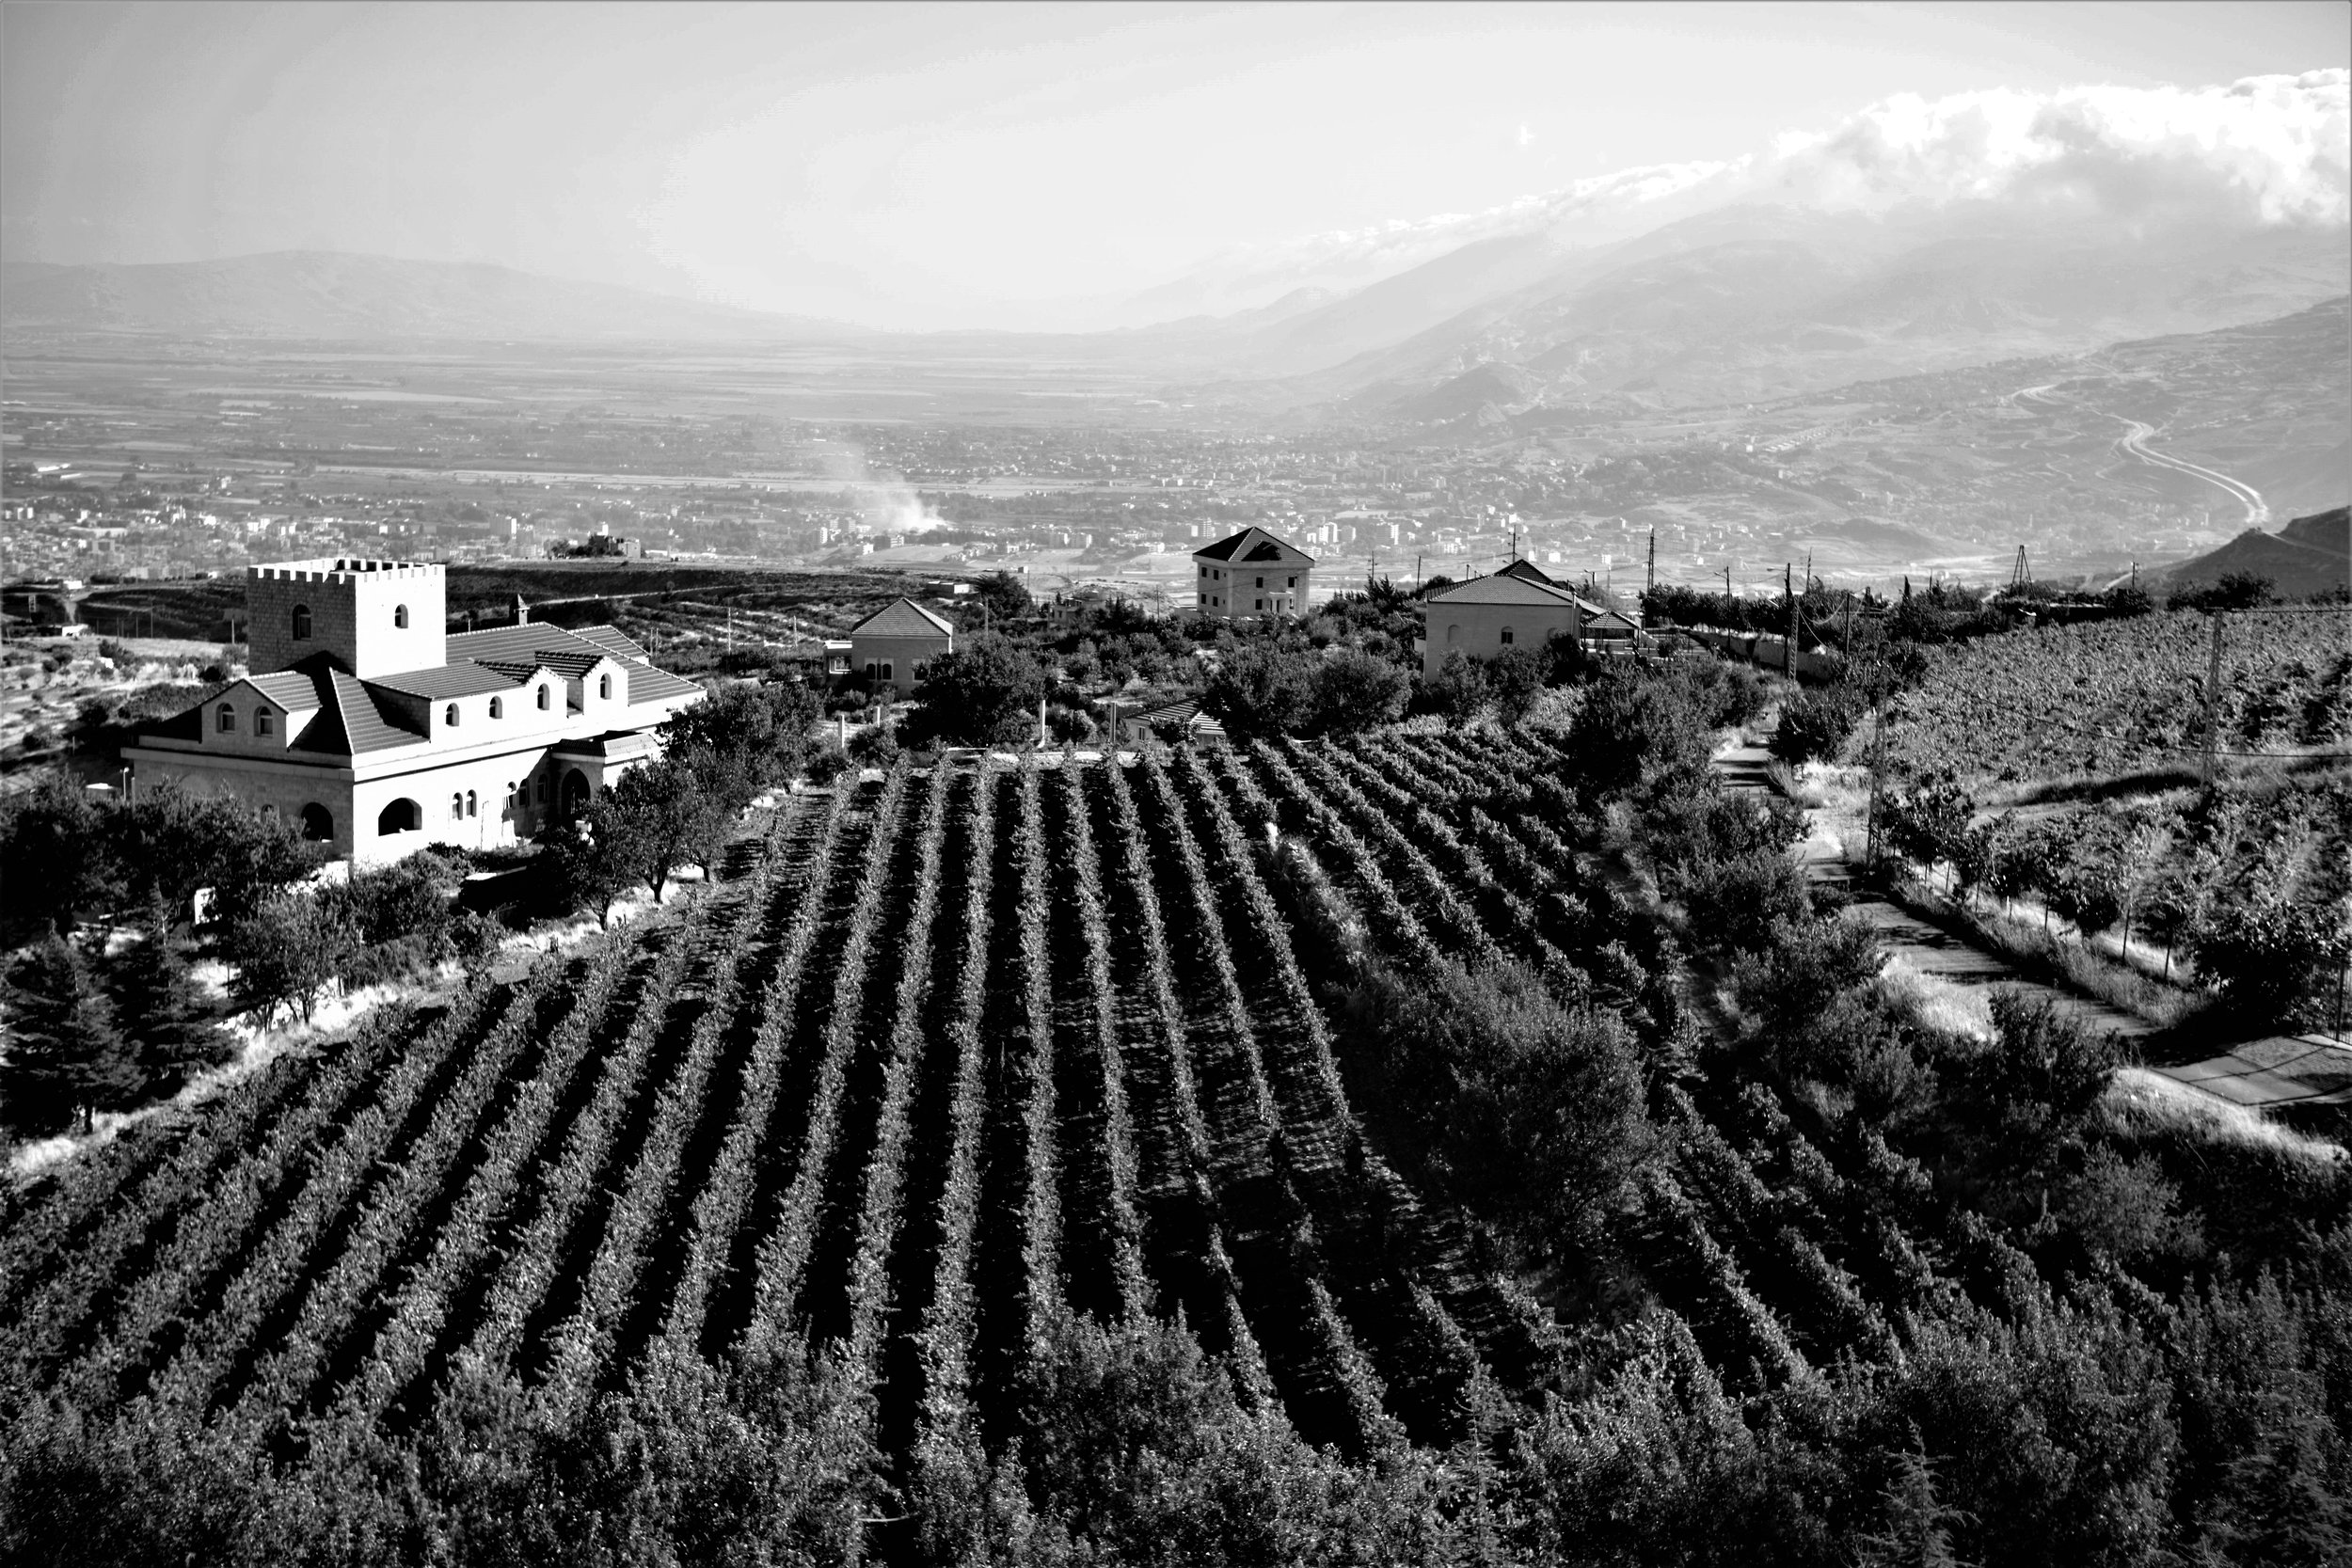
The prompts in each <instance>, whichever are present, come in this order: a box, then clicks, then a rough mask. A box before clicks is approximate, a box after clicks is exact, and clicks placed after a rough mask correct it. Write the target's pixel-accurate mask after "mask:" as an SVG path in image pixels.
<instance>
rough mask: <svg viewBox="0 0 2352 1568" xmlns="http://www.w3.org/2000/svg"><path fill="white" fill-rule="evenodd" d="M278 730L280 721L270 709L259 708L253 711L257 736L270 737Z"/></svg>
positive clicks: (254, 728) (254, 731) (254, 730)
mask: <svg viewBox="0 0 2352 1568" xmlns="http://www.w3.org/2000/svg"><path fill="white" fill-rule="evenodd" d="M277 728H278V721H277V720H276V719H275V718H274V717H273V716H272V715H271V713H270V710H269V709H267V708H265V707H257V708H255V709H254V710H253V733H254V734H255V735H270V734H273V733H275V732H276V730H277Z"/></svg>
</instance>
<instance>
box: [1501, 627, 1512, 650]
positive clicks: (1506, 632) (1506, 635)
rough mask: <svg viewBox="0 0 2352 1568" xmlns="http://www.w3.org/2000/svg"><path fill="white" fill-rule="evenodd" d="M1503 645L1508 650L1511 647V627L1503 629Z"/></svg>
mask: <svg viewBox="0 0 2352 1568" xmlns="http://www.w3.org/2000/svg"><path fill="white" fill-rule="evenodd" d="M1502 645H1503V646H1504V647H1506V648H1507V647H1509V646H1510V645H1511V628H1510V627H1509V626H1505V627H1503V628H1502Z"/></svg>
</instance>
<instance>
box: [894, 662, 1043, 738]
mask: <svg viewBox="0 0 2352 1568" xmlns="http://www.w3.org/2000/svg"><path fill="white" fill-rule="evenodd" d="M1045 686H1046V682H1045V671H1044V668H1043V667H1042V666H1041V665H1040V664H1039V663H1038V661H1037V660H1036V658H1035V657H1032V656H1031V655H1030V654H1029V653H1028V651H1027V650H1025V649H1024V648H1022V647H1019V646H1018V645H1016V644H1015V643H1013V642H1012V641H1010V640H1009V639H1007V638H1004V637H997V636H989V635H983V636H979V637H976V638H973V639H972V640H971V641H969V642H967V643H966V644H965V645H964V646H962V647H961V648H959V649H957V650H956V651H955V652H954V653H952V654H943V655H941V656H940V657H937V658H935V659H932V660H931V661H930V664H929V665H928V666H926V667H925V669H924V671H923V679H922V682H921V684H919V685H918V686H916V687H915V689H914V697H915V702H916V704H917V706H916V708H915V710H914V713H912V714H911V715H909V716H908V719H907V721H906V725H905V732H906V733H905V737H904V738H905V740H906V742H907V743H908V744H910V745H924V744H928V743H929V742H930V741H932V740H946V741H958V742H961V743H963V744H966V745H973V746H1002V745H1017V744H1019V743H1020V742H1022V741H1024V740H1026V739H1027V738H1029V735H1030V726H1032V725H1033V724H1035V723H1036V721H1037V705H1038V704H1039V703H1041V701H1043V700H1044V697H1045Z"/></svg>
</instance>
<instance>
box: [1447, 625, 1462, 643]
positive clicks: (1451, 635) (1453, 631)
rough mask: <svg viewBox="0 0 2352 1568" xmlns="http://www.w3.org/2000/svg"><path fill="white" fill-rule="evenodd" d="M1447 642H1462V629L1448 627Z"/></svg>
mask: <svg viewBox="0 0 2352 1568" xmlns="http://www.w3.org/2000/svg"><path fill="white" fill-rule="evenodd" d="M1445 640H1446V641H1448V642H1450V643H1451V642H1459V641H1462V628H1461V627H1460V626H1448V627H1446V628H1445Z"/></svg>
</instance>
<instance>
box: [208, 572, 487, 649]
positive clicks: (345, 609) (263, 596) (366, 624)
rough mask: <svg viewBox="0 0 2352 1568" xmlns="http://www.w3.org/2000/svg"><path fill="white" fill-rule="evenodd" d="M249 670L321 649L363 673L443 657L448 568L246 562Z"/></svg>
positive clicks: (447, 608)
mask: <svg viewBox="0 0 2352 1568" xmlns="http://www.w3.org/2000/svg"><path fill="white" fill-rule="evenodd" d="M245 602H246V613H247V615H248V616H249V618H250V629H249V631H248V633H247V635H248V638H249V640H250V645H251V648H252V652H253V664H252V670H253V673H255V674H257V675H260V674H266V673H269V672H270V671H272V670H283V669H285V668H287V667H288V666H290V665H292V664H294V663H295V662H297V661H298V660H301V659H305V658H308V657H310V656H311V655H312V654H322V653H323V654H325V655H326V656H327V657H328V658H330V659H332V660H333V661H334V662H335V663H337V664H338V665H341V666H342V668H343V669H345V670H348V671H350V672H351V673H353V674H355V675H359V676H362V677H366V676H373V675H392V674H398V673H401V672H402V671H404V670H428V669H437V668H438V667H439V666H441V665H443V664H446V663H448V662H449V647H448V643H447V642H446V641H444V638H445V634H446V630H447V626H448V614H449V580H448V576H447V568H445V567H441V566H437V565H433V564H431V563H429V562H418V561H359V560H352V559H337V560H326V559H321V560H317V561H278V562H270V563H269V564H267V565H262V566H248V567H246V574H245Z"/></svg>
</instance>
